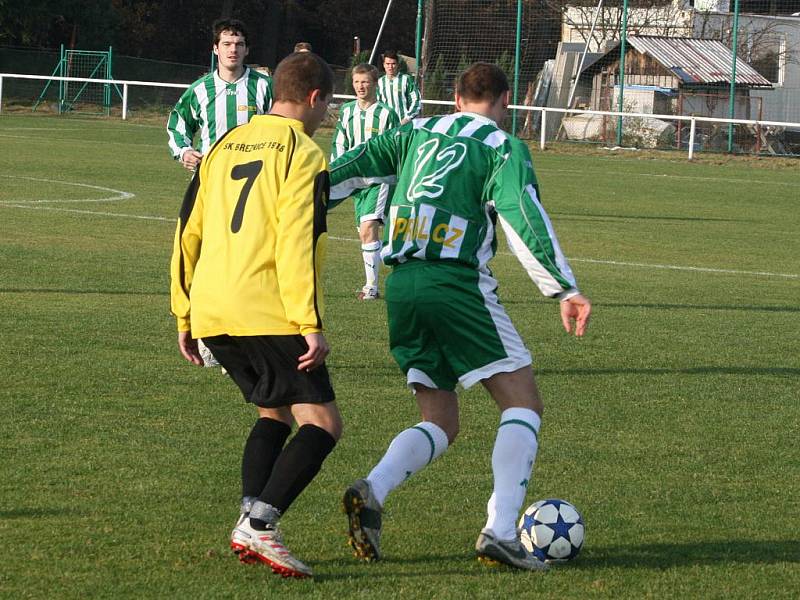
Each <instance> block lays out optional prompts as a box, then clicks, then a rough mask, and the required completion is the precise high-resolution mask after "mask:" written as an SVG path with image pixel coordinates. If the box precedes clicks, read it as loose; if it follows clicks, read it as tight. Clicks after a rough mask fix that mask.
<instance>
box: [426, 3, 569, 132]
mask: <svg viewBox="0 0 800 600" xmlns="http://www.w3.org/2000/svg"><path fill="white" fill-rule="evenodd" d="M560 27H561V16H560V12H559V10H558V9H557V8H555V7H554V6H553V5H551V4H550V3H549V2H547V1H546V0H536V1H531V0H524V1H523V2H518V1H517V0H493V1H488V0H427V1H426V3H425V25H424V32H423V44H422V75H423V77H422V88H423V89H422V93H423V97H424V98H425V99H431V100H452V98H453V88H454V85H455V79H456V77H457V76H458V74H459V73H460V72H461V71H462V70H463V69H464V68H465V67H467V66H469V65H470V64H472V63H473V62H476V61H486V62H491V63H495V64H497V65H498V66H500V67H501V68H502V69H503V70H504V71H505V73H506V75H507V76H508V80H509V83H510V84H511V87H512V93H513V92H514V89H515V88H516V102H517V103H519V104H525V103H526V102H525V101H524V100H525V98H526V96H529V95H530V94H531V88H532V86H533V83H534V80H535V79H536V76H537V74H538V73H539V71H541V69H542V67H543V65H544V63H545V61H546V60H547V59H549V58H552V48H553V47H554V46H555V45H557V44H558V41H559V39H560V33H561V31H560ZM517 37H519V72H518V73H515V71H516V69H515V55H516V51H517ZM515 75H516V77H515ZM514 100H515V99H514V98H513V97H512V103H514ZM527 103H528V104H530V102H527ZM445 109H446V107H436V106H428V107H426V112H429V113H431V112H437V111H438V112H441V111H442V110H445ZM447 110H449V109H447ZM521 117H524V116H523V115H521Z"/></svg>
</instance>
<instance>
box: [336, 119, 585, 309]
mask: <svg viewBox="0 0 800 600" xmlns="http://www.w3.org/2000/svg"><path fill="white" fill-rule="evenodd" d="M376 183H390V184H393V183H396V184H397V188H396V190H395V193H394V196H393V198H392V202H391V207H390V212H389V221H388V225H387V227H386V228H385V230H384V243H383V249H382V251H381V256H382V258H383V261H384V262H385V263H386V264H388V265H396V264H400V263H404V262H406V261H408V260H428V261H430V260H449V261H457V262H460V263H463V264H465V265H468V266H470V267H472V268H475V269H480V270H488V267H487V263H488V262H489V260H490V259H491V258H492V257H493V256H494V255H495V253H496V251H497V238H496V235H495V226H496V223H497V220H498V219H499V221H500V225H501V226H502V227H503V231H504V232H505V234H506V238H507V239H508V244H509V247H510V248H511V250H512V252H513V253H514V254H515V255H516V256H517V258H518V259H519V261H520V262H521V263H522V265H523V266H524V267H525V269H526V270H527V271H528V274H529V275H530V277H531V279H532V280H533V281H534V283H536V285H537V286H538V287H539V289H540V290H541V292H542V293H543V294H544V295H546V296H551V297H561V298H563V297H566V296H571V295H574V294H575V293H577V285H576V283H575V277H574V276H573V274H572V270H571V269H570V266H569V263H568V262H567V259H566V257H565V256H564V254H563V252H562V251H561V248H560V246H559V244H558V240H557V239H556V234H555V231H554V230H553V227H552V225H551V223H550V219H549V218H548V216H547V213H546V212H545V210H544V208H543V207H542V204H541V202H540V201H539V189H538V184H537V182H536V175H535V174H534V172H533V164H532V161H531V156H530V152H529V151H528V148H527V146H525V145H524V144H523V143H522V142H520V141H519V140H518V139H516V138H515V137H513V136H511V135H509V134H507V133H505V132H503V131H502V130H501V129H500V128H498V127H497V125H496V124H495V122H494V121H492V120H491V119H488V118H486V117H484V116H481V115H478V114H474V113H455V114H452V115H444V116H437V117H429V118H425V119H415V120H414V121H411V122H409V123H407V124H405V125H403V126H402V127H399V128H397V129H393V130H391V131H389V132H387V133H384V134H383V135H380V136H378V137H375V138H372V139H370V140H368V141H367V142H366V143H365V144H362V145H361V146H359V147H358V148H355V149H353V150H350V151H349V152H346V153H345V154H344V155H342V156H341V157H339V158H338V159H337V160H336V161H334V162H333V163H332V164H331V184H332V187H331V196H330V197H331V203H330V206H331V207H332V206H334V205H335V204H336V203H337V202H336V201H337V200H339V201H341V200H342V199H344V198H346V197H347V196H349V195H350V194H351V193H352V192H353V191H354V190H356V189H362V188H364V187H367V186H370V185H375V184H376Z"/></svg>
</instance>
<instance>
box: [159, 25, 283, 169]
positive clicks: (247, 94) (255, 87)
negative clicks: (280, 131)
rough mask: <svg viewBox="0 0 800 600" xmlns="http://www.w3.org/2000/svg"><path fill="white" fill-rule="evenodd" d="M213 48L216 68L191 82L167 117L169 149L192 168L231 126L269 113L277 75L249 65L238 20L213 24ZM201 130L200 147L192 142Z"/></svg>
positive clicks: (243, 29) (182, 162) (243, 36)
mask: <svg viewBox="0 0 800 600" xmlns="http://www.w3.org/2000/svg"><path fill="white" fill-rule="evenodd" d="M213 32H214V45H213V51H214V54H215V55H216V56H217V69H216V70H215V71H213V72H212V73H207V74H206V75H204V76H203V77H201V78H200V79H198V80H197V81H195V82H194V83H193V84H192V85H190V86H189V89H187V90H186V91H185V92H184V93H183V95H182V96H181V97H180V99H179V100H178V103H177V104H176V105H175V108H173V109H172V112H171V113H170V115H169V119H168V120H167V135H168V137H169V149H170V152H171V153H172V156H173V158H175V159H176V160H179V161H180V162H181V164H182V165H183V166H184V167H186V168H187V169H189V170H191V171H193V170H195V169H196V168H197V165H198V164H200V160H201V159H202V158H203V155H204V154H205V153H206V152H208V149H209V148H210V147H211V146H212V145H214V142H216V141H217V140H218V139H219V138H220V137H222V136H223V135H224V134H225V132H226V131H228V130H229V129H231V128H233V127H236V126H237V125H243V124H244V123H247V122H248V121H249V120H250V119H251V118H252V117H253V115H262V114H265V113H267V112H269V109H270V106H272V80H271V78H270V77H269V76H267V75H265V74H263V73H260V72H258V71H256V70H255V69H250V68H249V67H245V66H244V59H245V58H246V57H247V54H248V52H249V49H248V47H247V30H246V29H245V26H244V23H242V22H241V21H238V20H236V19H220V20H218V21H216V22H215V23H214V26H213ZM198 132H199V133H200V147H199V148H197V149H195V148H194V147H193V145H192V144H193V140H194V136H195V134H197V133H198Z"/></svg>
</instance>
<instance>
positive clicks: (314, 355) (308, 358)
mask: <svg viewBox="0 0 800 600" xmlns="http://www.w3.org/2000/svg"><path fill="white" fill-rule="evenodd" d="M303 337H304V338H305V340H306V344H308V352H306V353H305V354H303V356H300V357H298V358H297V362H298V365H297V370H298V371H313V370H314V369H316V368H317V367H319V366H320V365H321V364H322V363H324V362H325V357H326V356H328V353H329V352H330V351H331V349H330V347H329V346H328V342H327V341H325V336H324V335H322V334H321V333H309V334H308V335H305V336H303Z"/></svg>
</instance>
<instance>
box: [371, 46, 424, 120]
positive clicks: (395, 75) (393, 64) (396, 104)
mask: <svg viewBox="0 0 800 600" xmlns="http://www.w3.org/2000/svg"><path fill="white" fill-rule="evenodd" d="M399 61H400V57H399V55H398V54H397V52H395V51H394V50H387V51H386V52H384V53H383V70H384V71H385V72H386V75H384V76H383V77H381V78H380V79H379V80H378V100H380V101H381V102H383V103H384V104H386V105H387V106H390V107H392V109H393V110H394V111H395V112H396V113H397V117H398V118H399V119H400V124H401V125H405V124H406V123H408V122H409V121H410V120H411V119H413V118H414V117H416V116H417V115H418V114H419V113H420V111H421V110H422V103H421V101H420V96H419V90H418V89H417V86H416V84H415V83H414V78H413V77H411V76H410V75H408V74H406V73H401V72H400V62H399Z"/></svg>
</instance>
